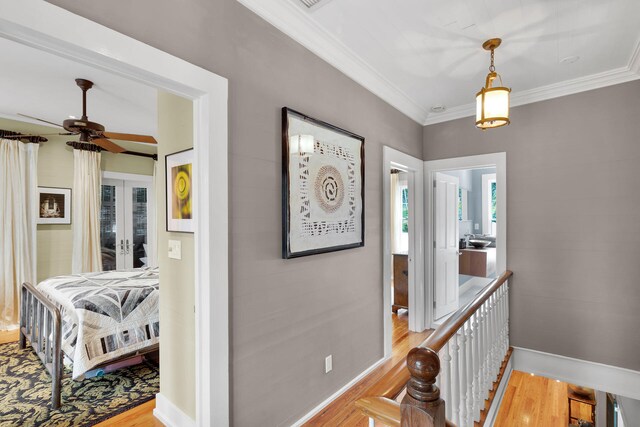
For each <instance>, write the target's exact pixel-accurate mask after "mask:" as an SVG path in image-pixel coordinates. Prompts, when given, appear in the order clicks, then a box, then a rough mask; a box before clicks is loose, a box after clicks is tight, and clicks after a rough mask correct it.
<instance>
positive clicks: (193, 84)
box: [0, 0, 229, 426]
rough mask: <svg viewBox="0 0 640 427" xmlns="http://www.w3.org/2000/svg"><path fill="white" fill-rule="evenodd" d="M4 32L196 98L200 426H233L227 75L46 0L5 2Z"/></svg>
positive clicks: (168, 409)
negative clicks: (229, 286)
mask: <svg viewBox="0 0 640 427" xmlns="http://www.w3.org/2000/svg"><path fill="white" fill-rule="evenodd" d="M80 34H81V35H82V37H79V35H80ZM0 37H3V38H6V39H9V40H13V41H15V42H18V43H22V44H25V45H28V46H31V47H33V48H36V49H40V50H44V51H47V52H49V53H53V54H56V55H58V56H62V57H65V58H68V59H71V60H73V61H76V62H80V63H84V64H88V65H91V66H93V67H96V68H100V69H103V70H106V71H109V72H112V73H115V74H119V75H121V76H123V77H126V78H129V79H131V80H134V81H138V82H141V83H143V84H147V85H149V86H152V87H155V88H158V89H161V90H163V91H167V92H170V93H173V94H175V95H179V96H182V97H184V98H187V99H190V100H192V101H193V128H194V141H193V145H194V151H195V155H194V159H195V162H194V163H195V164H194V169H195V171H196V173H195V176H194V181H195V182H196V183H197V185H196V186H195V188H196V193H195V194H194V211H195V229H196V233H195V235H194V240H195V258H196V259H195V316H194V317H195V350H196V358H195V371H196V375H195V380H196V384H195V387H196V402H195V403H196V420H195V424H196V425H198V426H227V425H229V294H228V292H229V290H228V277H229V272H228V265H229V253H228V252H229V250H228V241H229V221H228V211H229V209H228V81H227V79H225V78H223V77H221V76H219V75H217V74H214V73H212V72H210V71H207V70H205V69H203V68H200V67H198V66H196V65H194V64H191V63H188V62H186V61H184V60H182V59H180V58H177V57H175V56H173V55H170V54H168V53H166V52H163V51H161V50H159V49H156V48H153V47H151V46H149V45H147V44H144V43H142V42H140V41H137V40H135V39H133V38H131V37H128V36H125V35H124V34H121V33H118V32H116V31H114V30H111V29H109V28H107V27H104V26H102V25H99V24H97V23H95V22H92V21H90V20H88V19H86V18H83V17H81V16H79V15H75V14H73V13H71V12H69V11H67V10H65V9H62V8H60V7H58V6H54V5H52V4H50V3H47V2H44V1H40V0H22V1H19V2H2V3H0ZM213 182H215V183H216V185H211V183H213ZM198 188H200V189H208V191H198V190H197V189H198ZM195 202H197V203H195ZM214 236H215V237H214ZM157 396H158V399H157V401H156V403H157V405H156V409H155V410H154V414H155V415H157V416H158V418H160V419H161V420H163V421H165V423H168V424H182V425H192V424H193V420H191V418H189V417H187V416H186V415H184V413H183V412H181V411H180V410H179V409H178V408H177V407H176V406H175V405H173V404H172V403H171V402H170V401H169V400H168V399H166V398H164V396H163V395H162V393H160V394H158V395H157Z"/></svg>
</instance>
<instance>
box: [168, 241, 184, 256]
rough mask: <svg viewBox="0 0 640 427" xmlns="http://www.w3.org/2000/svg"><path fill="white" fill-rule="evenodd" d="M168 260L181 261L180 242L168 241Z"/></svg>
mask: <svg viewBox="0 0 640 427" xmlns="http://www.w3.org/2000/svg"><path fill="white" fill-rule="evenodd" d="M169 258H172V259H182V243H181V242H180V240H169Z"/></svg>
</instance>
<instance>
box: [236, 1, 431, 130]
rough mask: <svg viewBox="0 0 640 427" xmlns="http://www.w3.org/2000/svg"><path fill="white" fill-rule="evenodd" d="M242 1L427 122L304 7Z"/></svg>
mask: <svg viewBox="0 0 640 427" xmlns="http://www.w3.org/2000/svg"><path fill="white" fill-rule="evenodd" d="M238 2H239V3H241V4H243V5H244V6H246V7H247V8H248V9H249V10H251V11H253V12H254V13H255V14H257V15H258V16H260V17H261V18H262V19H264V20H265V21H267V22H268V23H270V24H271V25H273V26H274V27H276V28H278V29H279V30H280V31H282V32H283V33H285V34H286V35H288V36H289V37H291V38H292V39H294V40H295V41H297V42H298V43H300V44H301V45H302V46H304V47H306V48H307V49H309V50H310V51H311V52H313V53H314V54H315V55H317V56H319V57H320V58H322V59H323V60H324V61H326V62H328V63H329V64H331V65H333V66H334V67H335V68H337V69H338V70H340V71H341V72H342V73H344V74H345V75H346V76H347V77H349V78H351V79H352V80H354V81H355V82H356V83H358V84H359V85H361V86H363V87H364V88H365V89H367V90H368V91H369V92H371V93H373V94H375V95H377V96H378V97H380V98H381V99H382V100H384V101H385V102H387V103H389V104H390V105H391V106H392V107H394V108H395V109H397V110H399V111H400V112H402V113H404V114H405V115H407V116H408V117H410V118H411V119H413V120H415V121H416V122H418V123H423V122H424V121H425V120H426V119H427V115H428V112H427V110H426V109H424V108H422V107H421V106H420V105H418V103H416V102H415V101H414V100H413V99H411V98H410V97H409V96H408V95H407V94H405V93H404V92H403V91H402V90H400V89H399V88H398V87H397V86H395V85H394V84H393V83H391V81H389V80H388V79H387V78H386V77H384V76H383V75H382V74H380V73H379V72H378V71H376V70H375V69H374V68H373V67H372V66H371V65H369V64H368V63H367V62H365V61H364V60H363V59H362V58H360V57H359V56H358V55H356V54H355V53H354V52H353V51H352V50H351V49H349V48H348V47H347V46H346V45H345V44H344V43H342V42H341V41H340V40H338V39H337V38H336V37H335V36H333V35H332V34H331V33H329V32H328V31H327V30H325V29H324V28H323V27H322V26H321V25H320V24H318V23H317V22H316V21H315V20H314V19H313V18H312V17H311V16H310V14H309V13H308V12H307V11H305V10H303V9H302V7H298V6H297V5H295V4H294V3H293V2H292V1H290V0H238Z"/></svg>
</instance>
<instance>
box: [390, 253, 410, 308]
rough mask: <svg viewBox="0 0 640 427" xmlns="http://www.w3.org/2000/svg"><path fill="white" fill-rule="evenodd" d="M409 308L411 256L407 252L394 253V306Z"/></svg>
mask: <svg viewBox="0 0 640 427" xmlns="http://www.w3.org/2000/svg"><path fill="white" fill-rule="evenodd" d="M399 308H405V309H408V308H409V257H408V255H406V254H393V306H392V309H393V311H394V312H396V313H397V312H398V309H399Z"/></svg>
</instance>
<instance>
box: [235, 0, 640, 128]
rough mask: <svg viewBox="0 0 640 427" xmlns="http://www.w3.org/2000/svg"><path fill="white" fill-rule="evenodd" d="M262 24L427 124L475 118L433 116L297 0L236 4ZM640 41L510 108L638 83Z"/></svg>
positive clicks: (472, 109)
mask: <svg viewBox="0 0 640 427" xmlns="http://www.w3.org/2000/svg"><path fill="white" fill-rule="evenodd" d="M238 2H240V3H242V4H243V5H245V6H246V7H247V8H249V9H250V10H252V11H253V12H254V13H256V14H257V15H258V16H260V17H261V18H262V19H264V20H265V21H267V22H269V23H270V24H271V25H273V26H274V27H276V28H278V29H279V30H280V31H282V32H283V33H285V34H287V35H288V36H289V37H291V38H292V39H294V40H295V41H297V42H298V43H300V44H301V45H302V46H304V47H306V48H307V49H309V50H310V51H311V52H313V53H314V54H316V55H317V56H319V57H320V58H322V59H323V60H325V61H326V62H328V63H329V64H331V65H333V66H334V67H336V68H337V69H338V70H340V71H342V72H343V73H344V74H345V75H347V76H348V77H350V78H352V79H353V80H354V81H356V82H357V83H358V84H360V85H362V86H363V87H364V88H365V89H367V90H369V91H370V92H371V93H373V94H375V95H377V96H378V97H380V98H381V99H382V100H384V101H386V102H388V103H389V104H391V105H392V106H393V107H395V108H396V109H398V110H399V111H400V112H402V113H404V114H406V115H407V116H408V117H410V118H411V119H413V120H415V121H416V122H418V123H419V124H421V125H423V126H426V125H432V124H435V123H441V122H446V121H449V120H455V119H460V118H462V117H469V116H474V115H475V114H476V104H475V102H473V103H469V104H465V105H459V106H455V107H452V108H448V109H447V110H446V111H444V112H442V113H432V112H430V111H428V110H427V109H426V108H425V107H423V106H421V105H420V103H418V102H417V101H415V100H414V99H413V98H412V97H411V96H409V95H408V94H406V93H405V92H404V91H402V89H400V88H398V87H397V86H396V85H395V84H394V83H392V82H391V81H390V80H389V79H388V78H387V77H385V76H384V75H382V74H381V73H380V72H379V71H377V70H376V69H375V68H374V67H373V66H371V65H370V64H369V63H368V62H366V61H365V60H364V59H362V58H361V57H360V56H359V55H358V54H357V53H355V52H354V51H353V50H352V49H351V48H349V47H347V46H346V45H345V44H344V43H343V42H342V41H340V40H339V39H338V38H337V37H336V36H334V35H333V34H331V32H329V31H328V30H327V29H325V28H324V27H323V26H322V25H320V24H319V23H318V22H317V21H316V20H315V19H314V18H313V16H312V15H313V14H312V13H310V12H309V11H307V10H305V9H306V8H304V7H303V6H298V4H296V1H295V0H238ZM639 51H640V40H638V43H637V44H636V47H635V49H634V50H633V53H632V55H631V57H630V59H629V62H628V64H627V65H626V66H624V67H620V68H615V69H612V70H607V71H604V72H601V73H596V74H592V75H589V76H584V77H579V78H576V79H571V80H565V81H562V82H558V83H552V84H549V85H546V86H540V87H537V88H533V89H528V90H523V91H516V92H512V94H511V106H512V107H516V106H518V105H525V104H531V103H534V102H539V101H544V100H547V99H553V98H558V97H561V96H566V95H571V94H574V93H579V92H585V91H588V90H593V89H598V88H601V87H605V86H611V85H615V84H619V83H625V82H628V81H631V80H636V79H640V59H639V58H638V56H639V53H638V52H639Z"/></svg>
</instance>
